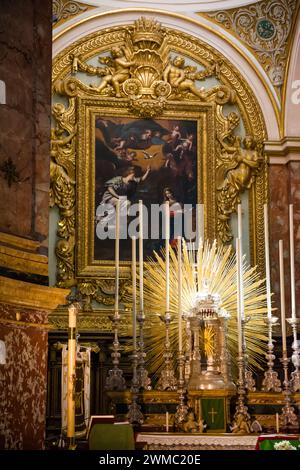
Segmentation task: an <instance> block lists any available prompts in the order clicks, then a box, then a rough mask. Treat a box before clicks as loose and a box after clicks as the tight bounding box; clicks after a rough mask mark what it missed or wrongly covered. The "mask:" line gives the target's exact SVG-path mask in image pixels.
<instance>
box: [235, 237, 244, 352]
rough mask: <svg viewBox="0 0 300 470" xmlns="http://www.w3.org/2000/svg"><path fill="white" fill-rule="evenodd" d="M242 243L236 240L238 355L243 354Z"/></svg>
mask: <svg viewBox="0 0 300 470" xmlns="http://www.w3.org/2000/svg"><path fill="white" fill-rule="evenodd" d="M240 251H241V241H240V239H239V238H237V239H236V278H237V283H236V284H237V291H236V294H237V326H238V355H239V356H241V355H242V352H243V342H242V314H241V295H242V293H241V264H240Z"/></svg>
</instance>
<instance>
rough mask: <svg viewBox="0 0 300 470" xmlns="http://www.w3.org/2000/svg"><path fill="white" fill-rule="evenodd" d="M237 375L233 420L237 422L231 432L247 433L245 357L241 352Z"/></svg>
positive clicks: (248, 421) (248, 425) (248, 427)
mask: <svg viewBox="0 0 300 470" xmlns="http://www.w3.org/2000/svg"><path fill="white" fill-rule="evenodd" d="M237 364H238V371H239V377H238V381H237V395H238V398H237V403H236V407H235V414H234V421H235V422H236V423H238V424H237V427H238V429H236V427H233V428H232V432H233V433H239V434H243V433H245V434H246V433H247V431H248V430H250V415H249V413H248V407H247V406H246V405H245V397H246V393H247V392H246V387H245V358H244V356H243V354H241V355H240V356H238V358H237Z"/></svg>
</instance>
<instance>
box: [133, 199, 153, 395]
mask: <svg viewBox="0 0 300 470" xmlns="http://www.w3.org/2000/svg"><path fill="white" fill-rule="evenodd" d="M143 243H144V230H143V201H141V200H139V291H140V292H139V299H140V303H139V312H138V315H137V321H138V323H139V341H138V350H137V358H138V367H137V381H138V387H139V388H142V389H144V390H151V388H152V387H151V379H150V378H149V377H148V371H147V369H146V367H145V358H146V353H145V351H144V321H145V314H144V246H143Z"/></svg>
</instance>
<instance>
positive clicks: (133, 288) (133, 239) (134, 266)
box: [131, 237, 136, 350]
mask: <svg viewBox="0 0 300 470" xmlns="http://www.w3.org/2000/svg"><path fill="white" fill-rule="evenodd" d="M131 269H132V338H133V349H134V350H136V237H132V264H131Z"/></svg>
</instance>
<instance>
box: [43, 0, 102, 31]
mask: <svg viewBox="0 0 300 470" xmlns="http://www.w3.org/2000/svg"><path fill="white" fill-rule="evenodd" d="M94 8H95V7H93V6H90V5H84V4H83V3H81V2H75V1H70V0H53V8H52V24H53V28H55V27H56V26H58V25H61V24H62V23H64V22H65V21H67V20H68V19H69V18H70V17H74V16H77V15H80V14H81V13H83V12H85V11H87V10H91V9H94Z"/></svg>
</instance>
